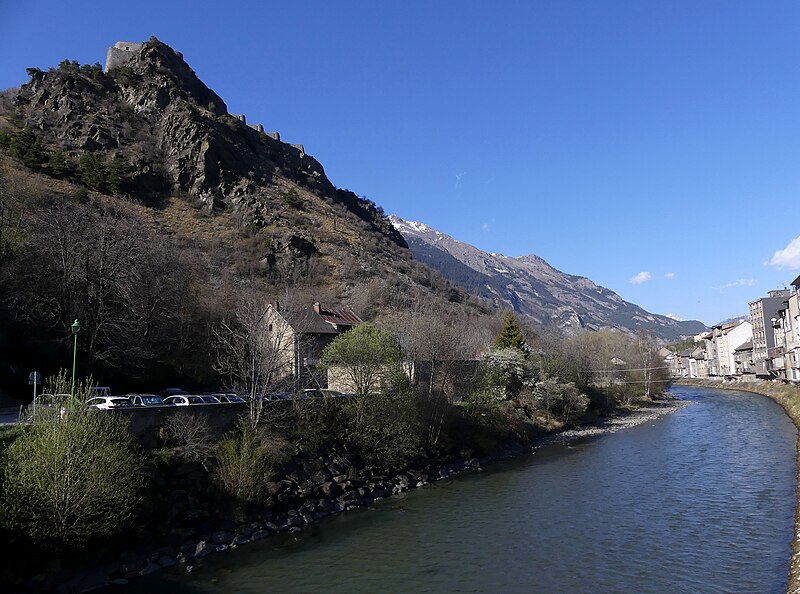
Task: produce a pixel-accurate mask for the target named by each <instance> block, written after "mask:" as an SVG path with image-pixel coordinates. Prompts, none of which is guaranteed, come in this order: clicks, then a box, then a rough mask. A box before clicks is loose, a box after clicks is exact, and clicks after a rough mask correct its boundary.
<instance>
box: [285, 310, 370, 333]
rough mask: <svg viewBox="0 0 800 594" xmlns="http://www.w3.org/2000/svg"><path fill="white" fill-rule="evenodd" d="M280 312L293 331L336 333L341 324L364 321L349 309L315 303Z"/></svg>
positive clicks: (346, 324)
mask: <svg viewBox="0 0 800 594" xmlns="http://www.w3.org/2000/svg"><path fill="white" fill-rule="evenodd" d="M281 314H282V315H283V317H284V318H285V319H286V321H287V322H289V325H290V326H291V327H292V328H293V329H294V331H295V332H301V333H303V334H338V333H339V332H340V331H341V330H342V327H343V326H347V327H350V326H358V325H359V324H362V323H363V322H364V321H363V320H362V319H361V318H360V317H358V316H357V315H356V314H355V313H354V312H353V310H351V309H348V308H340V309H331V308H327V307H321V306H320V305H319V304H317V303H315V304H314V307H304V308H303V309H301V310H299V311H292V312H281Z"/></svg>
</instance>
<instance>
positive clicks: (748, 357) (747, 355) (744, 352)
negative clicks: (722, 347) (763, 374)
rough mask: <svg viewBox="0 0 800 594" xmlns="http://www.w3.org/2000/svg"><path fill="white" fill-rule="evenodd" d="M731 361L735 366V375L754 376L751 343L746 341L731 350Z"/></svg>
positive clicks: (754, 368)
mask: <svg viewBox="0 0 800 594" xmlns="http://www.w3.org/2000/svg"><path fill="white" fill-rule="evenodd" d="M733 361H734V363H735V365H736V375H741V376H747V375H751V376H753V375H755V373H756V366H755V363H754V361H753V341H752V340H748V341H747V342H745V343H744V344H742V345H740V346H738V347H736V348H735V349H734V350H733Z"/></svg>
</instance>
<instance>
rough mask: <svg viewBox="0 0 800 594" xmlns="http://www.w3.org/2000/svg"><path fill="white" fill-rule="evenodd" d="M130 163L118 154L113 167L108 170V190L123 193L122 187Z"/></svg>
mask: <svg viewBox="0 0 800 594" xmlns="http://www.w3.org/2000/svg"><path fill="white" fill-rule="evenodd" d="M128 169H129V166H128V161H127V160H126V159H125V157H123V156H122V155H120V154H119V153H117V154H116V155H114V159H113V160H112V161H111V166H110V167H109V169H108V189H109V190H111V191H112V192H114V193H115V194H119V193H120V192H121V191H122V186H123V184H124V183H125V175H126V174H127V173H128Z"/></svg>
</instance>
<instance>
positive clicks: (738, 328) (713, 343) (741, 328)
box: [705, 320, 753, 377]
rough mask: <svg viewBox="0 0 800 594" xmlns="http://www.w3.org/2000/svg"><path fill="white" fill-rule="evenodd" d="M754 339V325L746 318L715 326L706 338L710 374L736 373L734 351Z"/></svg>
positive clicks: (725, 374)
mask: <svg viewBox="0 0 800 594" xmlns="http://www.w3.org/2000/svg"><path fill="white" fill-rule="evenodd" d="M752 340H753V326H752V324H751V323H750V322H748V321H746V320H742V321H737V322H728V323H727V324H720V325H718V326H714V327H713V328H712V329H711V332H709V338H707V339H706V341H705V343H706V363H707V364H708V374H709V375H715V376H723V377H724V376H732V375H735V374H736V361H735V360H734V351H735V349H737V348H738V347H740V346H742V345H743V344H744V343H745V342H747V341H752Z"/></svg>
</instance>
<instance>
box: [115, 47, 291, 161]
mask: <svg viewBox="0 0 800 594" xmlns="http://www.w3.org/2000/svg"><path fill="white" fill-rule="evenodd" d="M143 46H144V44H143V43H133V42H131V41H118V42H117V43H115V44H114V47H110V48H108V52H106V66H105V69H104V70H103V71H104V72H108V71H109V70H111V69H112V68H119V67H120V66H124V65H125V64H127V63H128V62H130V61H131V59H133V56H134V54H135V53H136V52H138V51H139V50H141V49H142V47H143ZM176 53H177V54H178V55H179V56H181V57H183V56H182V54H181V53H180V52H176ZM231 115H233V117H235V118H236V119H237V120H239V121H240V122H242V123H243V124H245V125H246V126H248V127H250V128H252V129H253V130H255V131H256V132H261V133H263V134H266V135H267V136H268V137H270V138H271V139H272V140H277V141H278V142H282V141H281V134H280V132H264V126H262V125H261V124H248V123H247V117H246V116H245V115H244V114H239V115H235V114H231ZM289 146H291V147H293V148H295V149H297V150H298V151H300V157H301V158H302V157H305V156H306V151H305V148H304V147H303V145H302V144H290V145H289Z"/></svg>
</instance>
